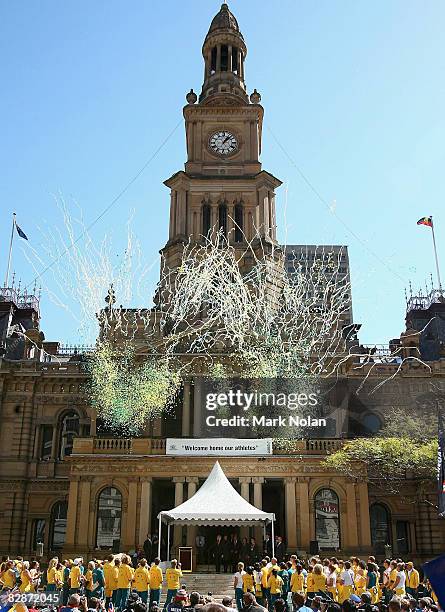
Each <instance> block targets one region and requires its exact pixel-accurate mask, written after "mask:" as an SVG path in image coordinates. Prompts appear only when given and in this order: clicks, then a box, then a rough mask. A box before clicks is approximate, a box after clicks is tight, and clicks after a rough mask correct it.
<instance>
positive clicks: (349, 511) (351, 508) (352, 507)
mask: <svg viewBox="0 0 445 612" xmlns="http://www.w3.org/2000/svg"><path fill="white" fill-rule="evenodd" d="M340 505H341V504H340ZM344 524H345V521H343V525H344ZM340 525H342V516H341V515H340ZM346 525H347V528H346V530H345V529H342V530H341V533H342V534H343V537H344V534H345V531H346V533H347V534H348V538H347V541H346V542H344V545H343V546H348V547H349V548H351V549H357V548H358V533H357V500H356V491H355V483H354V482H348V483H346Z"/></svg>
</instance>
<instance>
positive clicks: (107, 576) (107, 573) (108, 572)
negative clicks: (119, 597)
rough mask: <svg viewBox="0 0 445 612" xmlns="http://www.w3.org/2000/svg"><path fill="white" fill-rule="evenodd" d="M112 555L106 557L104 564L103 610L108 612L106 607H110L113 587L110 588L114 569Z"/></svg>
mask: <svg viewBox="0 0 445 612" xmlns="http://www.w3.org/2000/svg"><path fill="white" fill-rule="evenodd" d="M113 561H114V555H108V557H107V560H106V561H105V563H104V568H103V569H104V587H105V590H104V595H105V609H106V610H108V606H109V605H110V602H111V598H112V597H113V587H112V584H111V583H112V575H113V568H114V563H113Z"/></svg>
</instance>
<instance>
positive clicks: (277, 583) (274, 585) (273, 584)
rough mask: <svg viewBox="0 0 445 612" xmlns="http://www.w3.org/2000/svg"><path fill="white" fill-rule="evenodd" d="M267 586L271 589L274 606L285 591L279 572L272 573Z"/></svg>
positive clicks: (271, 599) (273, 571) (274, 570)
mask: <svg viewBox="0 0 445 612" xmlns="http://www.w3.org/2000/svg"><path fill="white" fill-rule="evenodd" d="M267 586H268V588H269V589H270V601H271V603H272V604H273V603H274V602H275V601H276V600H277V599H279V598H280V597H281V593H282V591H283V579H282V578H281V577H280V576H278V570H276V569H273V570H272V571H271V572H270V575H269V579H268V581H267Z"/></svg>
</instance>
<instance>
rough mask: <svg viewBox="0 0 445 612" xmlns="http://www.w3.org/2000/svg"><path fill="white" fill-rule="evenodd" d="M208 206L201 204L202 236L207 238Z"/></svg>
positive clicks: (208, 227) (209, 213)
mask: <svg viewBox="0 0 445 612" xmlns="http://www.w3.org/2000/svg"><path fill="white" fill-rule="evenodd" d="M210 215H211V212H210V205H209V204H203V206H202V235H203V236H204V237H205V238H208V236H209V234H210Z"/></svg>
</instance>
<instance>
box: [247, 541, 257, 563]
mask: <svg viewBox="0 0 445 612" xmlns="http://www.w3.org/2000/svg"><path fill="white" fill-rule="evenodd" d="M247 559H248V565H253V564H254V563H256V562H257V561H258V548H257V545H256V541H255V538H250V543H249V547H248V551H247Z"/></svg>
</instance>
